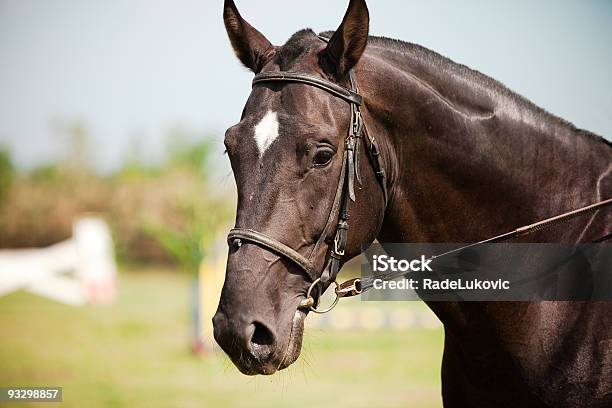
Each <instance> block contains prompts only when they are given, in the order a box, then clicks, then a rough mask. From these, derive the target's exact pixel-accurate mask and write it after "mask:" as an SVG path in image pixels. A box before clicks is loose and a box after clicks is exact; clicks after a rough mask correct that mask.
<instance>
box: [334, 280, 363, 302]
mask: <svg viewBox="0 0 612 408" xmlns="http://www.w3.org/2000/svg"><path fill="white" fill-rule="evenodd" d="M362 291H363V289H362V288H361V279H359V278H353V279H349V280H347V281H346V282H343V283H341V284H340V285H339V286H338V289H336V293H337V294H338V297H341V298H342V297H351V296H357V295H359V294H360V293H361V292H362Z"/></svg>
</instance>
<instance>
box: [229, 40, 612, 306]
mask: <svg viewBox="0 0 612 408" xmlns="http://www.w3.org/2000/svg"><path fill="white" fill-rule="evenodd" d="M320 38H321V39H322V40H323V41H328V39H327V38H324V37H320ZM348 76H349V82H350V86H351V88H350V89H348V88H345V87H344V86H342V85H339V84H337V83H334V82H331V81H328V80H326V79H323V78H319V77H315V76H313V75H309V74H304V73H299V72H287V71H286V72H265V73H260V74H258V75H256V76H255V78H254V79H253V83H252V84H253V86H257V85H262V84H270V83H285V84H286V83H301V84H305V85H310V86H314V87H317V88H319V89H322V90H324V91H326V92H328V93H330V94H332V95H333V96H335V97H337V98H340V99H342V100H344V101H346V102H347V103H348V104H349V106H350V114H351V118H350V125H349V129H348V132H347V136H346V138H345V139H344V153H343V158H342V169H341V170H340V177H339V180H338V187H337V189H336V193H335V196H334V201H333V204H332V206H331V209H330V211H329V215H328V217H327V222H326V224H325V227H324V229H323V231H322V233H321V235H320V236H319V239H318V240H317V242H316V243H315V246H314V247H313V249H312V250H311V251H310V253H309V255H308V256H304V255H302V254H300V253H299V252H297V251H296V250H294V249H293V248H291V247H289V246H288V245H286V244H283V243H282V242H280V241H279V240H277V239H275V238H273V237H270V236H268V235H266V234H263V233H261V232H258V231H255V230H252V229H246V228H233V229H232V230H230V232H229V234H228V237H227V241H228V245H230V247H233V248H235V249H238V248H240V246H241V245H242V244H243V242H248V243H253V244H256V245H258V246H260V247H262V248H265V249H267V250H268V251H270V252H273V253H275V254H277V255H280V256H282V257H285V258H287V259H288V260H290V261H292V262H293V263H294V264H295V265H296V266H298V267H299V268H300V269H301V270H302V271H303V272H304V273H305V274H306V275H307V276H308V278H309V280H310V282H311V285H310V287H309V289H308V292H307V294H306V298H305V299H304V300H302V301H301V302H300V305H299V306H298V309H306V310H310V311H312V312H315V313H327V312H329V311H331V310H332V309H333V308H334V307H335V306H336V304H337V303H338V301H339V300H340V298H343V297H351V296H355V295H358V294H360V293H363V292H364V291H367V290H369V289H371V288H372V286H373V280H374V278H368V279H363V280H362V279H360V278H353V279H349V280H347V281H346V282H343V283H342V284H338V283H337V282H336V277H337V275H338V272H339V271H340V267H341V263H342V259H343V257H344V254H345V249H346V245H347V241H348V230H349V224H348V220H349V203H350V202H351V201H353V202H355V178H356V179H357V182H358V183H359V184H360V185H361V173H360V160H359V158H360V145H361V140H362V139H363V138H364V137H363V136H364V135H365V139H366V140H365V141H364V146H365V148H366V152H367V154H368V157H369V159H370V160H369V161H370V164H371V165H372V168H373V170H374V173H375V175H376V178H377V180H378V182H379V184H380V186H381V188H382V193H383V196H384V200H385V205H386V204H387V200H388V192H387V179H386V175H385V172H384V170H383V168H382V164H381V160H380V150H379V147H378V144H377V142H376V140H375V139H374V138H373V137H370V136H369V135H368V133H367V129H366V128H365V123H364V122H363V117H362V115H361V110H360V108H361V104H362V101H363V98H362V96H361V95H360V94H359V91H358V88H357V83H356V80H355V73H354V71H353V70H352V69H351V70H350V71H349V75H348ZM606 206H612V198H610V199H607V200H604V201H600V202H598V203H595V204H592V205H589V206H586V207H583V208H579V209H577V210H573V211H570V212H567V213H564V214H561V215H558V216H555V217H551V218H548V219H545V220H542V221H539V222H536V223H534V224H530V225H526V226H524V227H520V228H517V229H515V230H513V231H510V232H507V233H505V234H502V235H498V236H495V237H493V238H489V239H486V240H483V241H479V242H476V243H472V244H468V245H465V246H463V247H460V248H457V249H454V250H452V251H448V252H445V253H442V254H438V255H435V256H433V257H431V258H430V259H436V258H439V257H442V256H446V255H449V254H450V253H455V252H459V251H462V250H465V249H467V248H472V247H474V246H477V245H483V244H486V243H493V242H502V241H506V240H508V239H511V238H514V237H519V236H525V235H529V234H531V233H534V232H536V231H539V230H542V229H545V228H549V227H551V226H553V225H556V224H559V223H562V222H566V221H568V220H570V219H572V218H574V217H577V216H579V215H583V214H585V213H589V212H594V211H597V210H599V209H601V208H603V207H606ZM336 219H337V220H338V222H337V224H336V229H335V233H334V240H333V243H332V244H331V245H330V247H331V248H330V250H329V252H328V254H327V256H326V261H325V266H324V268H323V270H322V271H318V270H317V269H316V267H315V265H314V263H313V261H312V257H313V256H314V255H315V254H316V252H317V250H318V249H319V247H320V246H321V245H322V244H324V242H325V239H326V237H327V236H328V235H329V233H330V230H331V228H332V226H333V224H334V221H335V220H336ZM604 238H605V239H604V240H606V239H610V235H608V236H606V237H604ZM405 273H406V272H401V273H400V274H398V275H397V276H391V275H387V276H385V278H384V280H391V279H395V278H397V277H400V276H402V275H404V274H405ZM330 281H331V282H332V283H334V284H335V286H336V288H335V293H336V298H335V300H334V302H333V303H332V304H331V305H330V306H329V307H327V308H325V309H324V310H319V309H317V307H318V304H319V300H320V297H321V296H320V295H321V294H322V291H323V289H324V288H325V284H327V283H328V282H330ZM319 285H320V286H319ZM315 288H316V289H317V292H321V293H318V295H317V296H316V300H315V297H313V294H312V292H313V290H314V289H315Z"/></svg>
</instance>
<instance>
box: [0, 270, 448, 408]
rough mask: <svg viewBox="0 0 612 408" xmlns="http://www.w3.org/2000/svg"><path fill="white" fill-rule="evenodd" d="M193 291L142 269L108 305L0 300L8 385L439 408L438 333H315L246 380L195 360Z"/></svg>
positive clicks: (193, 401) (88, 392) (150, 401)
mask: <svg viewBox="0 0 612 408" xmlns="http://www.w3.org/2000/svg"><path fill="white" fill-rule="evenodd" d="M188 296H189V282H188V279H187V278H186V277H185V276H184V275H180V274H177V273H162V272H156V271H140V270H139V271H129V273H123V274H122V275H121V278H120V293H119V298H118V301H117V302H116V303H115V304H114V305H113V306H110V307H104V306H88V307H84V308H72V307H69V306H64V305H61V304H58V303H55V302H52V301H49V300H46V299H43V298H38V297H35V296H33V295H30V294H28V293H24V292H18V293H14V294H11V295H9V296H6V297H2V298H0V327H1V332H0V386H18V385H21V386H25V385H31V386H33V385H37V386H38V385H49V386H51V385H53V386H62V387H63V398H64V402H63V403H61V404H60V403H57V404H52V403H45V404H39V406H43V407H53V406H61V407H232V406H248V407H277V406H278V407H298V406H309V407H318V406H323V405H324V406H333V407H341V406H347V407H371V406H375V407H395V406H410V407H438V406H440V405H441V399H440V380H439V376H440V375H439V372H440V360H441V355H442V338H443V334H442V331H441V329H431V330H416V331H403V332H394V331H379V332H356V331H353V332H350V331H349V332H340V331H328V330H325V331H321V330H310V331H307V332H306V335H305V340H304V348H303V351H302V357H300V359H299V360H298V362H296V363H295V364H294V365H293V366H291V367H290V368H288V369H287V370H284V371H282V372H280V373H278V374H276V375H274V376H272V377H246V376H243V375H241V374H239V373H238V371H237V370H236V369H235V368H234V367H233V365H232V364H231V363H230V362H229V360H228V359H226V358H225V356H223V355H222V354H221V353H216V354H213V355H209V356H205V357H196V356H194V355H193V354H191V353H190V351H189V330H190V326H189V314H188V303H189V297H188ZM309 318H316V316H310V317H309ZM0 406H8V404H0ZM17 406H19V407H25V406H28V405H27V404H23V403H20V404H18V405H17ZM29 406H33V405H29Z"/></svg>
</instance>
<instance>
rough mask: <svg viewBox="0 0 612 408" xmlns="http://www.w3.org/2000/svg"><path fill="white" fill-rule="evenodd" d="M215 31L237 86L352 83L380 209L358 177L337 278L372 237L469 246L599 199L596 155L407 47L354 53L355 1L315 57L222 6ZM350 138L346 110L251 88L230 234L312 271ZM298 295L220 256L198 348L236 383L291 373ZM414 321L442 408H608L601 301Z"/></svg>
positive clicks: (604, 155)
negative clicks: (374, 147)
mask: <svg viewBox="0 0 612 408" xmlns="http://www.w3.org/2000/svg"><path fill="white" fill-rule="evenodd" d="M223 17H224V21H225V27H226V29H227V32H228V35H229V38H230V41H231V44H232V46H233V48H234V51H235V53H236V55H237V57H238V58H239V59H240V61H242V63H243V64H244V65H245V66H247V67H248V68H250V69H251V70H252V71H253V72H255V73H271V72H276V73H278V72H284V71H291V72H300V73H305V74H310V75H311V76H314V77H317V78H321V79H325V80H328V81H332V82H335V83H337V84H340V85H343V86H344V87H347V88H350V86H351V84H350V78H349V73H350V72H351V70H354V73H355V80H356V83H357V85H358V87H359V91H360V94H361V95H362V96H363V104H362V106H361V114H362V116H363V118H364V122H365V123H366V124H367V132H368V135H370V136H371V137H374V138H375V139H376V140H377V141H378V145H379V150H380V160H381V164H382V167H383V170H384V173H385V174H386V179H385V181H384V183H385V187H386V189H387V191H388V199H387V200H385V194H384V189H381V188H380V183H379V182H380V180H379V178H377V177H376V175H375V172H374V171H372V170H371V167H370V166H367V165H363V166H362V174H361V184H358V183H356V185H355V195H356V200H355V201H354V202H351V203H350V211H351V219H350V225H351V230H350V231H351V232H350V234H349V239H348V243H347V244H346V249H345V250H344V254H343V256H342V258H341V262H345V261H347V260H348V259H350V258H352V257H354V256H356V255H358V254H359V253H360V250H361V248H362V247H363V246H365V245H368V244H369V243H371V242H372V241H373V240H374V239H378V240H379V241H381V242H383V243H384V242H475V241H478V240H481V239H484V238H488V237H490V236H494V235H496V234H498V233H501V232H505V231H507V230H511V229H512V228H514V227H516V226H518V225H523V224H527V223H530V222H533V221H536V220H539V219H543V218H546V217H548V216H552V215H556V214H560V213H563V212H565V211H568V210H571V209H574V208H578V207H581V206H585V205H588V204H591V203H593V202H596V201H598V200H601V199H605V198H608V197H610V196H612V146H611V145H610V143H609V142H608V141H606V140H604V139H603V138H601V137H598V136H596V135H594V134H592V133H590V132H587V131H584V130H581V129H577V128H575V127H574V126H573V125H572V124H571V123H568V122H566V121H564V120H562V119H560V118H558V117H555V116H553V115H551V114H550V113H548V112H546V111H544V110H543V109H540V108H538V107H537V106H535V105H534V104H533V103H531V102H529V101H528V100H527V99H525V98H523V97H521V96H519V95H517V94H515V93H513V92H512V91H510V90H508V89H507V88H505V87H504V86H503V85H502V84H500V83H498V82H496V81H495V80H493V79H491V78H488V77H486V76H485V75H483V74H481V73H479V72H476V71H474V70H471V69H469V68H467V67H465V66H462V65H459V64H456V63H454V62H452V61H450V60H448V59H446V58H444V57H442V56H440V55H438V54H436V53H434V52H432V51H429V50H427V49H425V48H423V47H420V46H418V45H414V44H409V43H404V42H401V41H396V40H390V39H386V38H379V37H370V36H369V35H368V23H369V14H368V10H367V7H366V4H365V2H364V1H363V0H351V1H350V4H349V7H348V10H347V12H346V15H345V16H344V19H343V21H342V24H341V25H340V26H339V28H338V29H337V30H336V31H335V32H333V33H323V34H322V36H323V37H326V38H327V39H329V41H327V40H322V39H321V37H319V36H317V35H316V34H315V33H314V32H312V31H311V30H302V31H299V32H297V33H296V34H294V35H293V36H292V37H291V38H290V39H289V41H287V43H286V44H285V45H283V46H274V45H272V44H271V43H270V42H269V41H268V40H267V39H266V38H265V37H264V36H263V35H262V34H261V33H260V32H258V31H257V30H256V29H254V28H253V27H252V26H251V25H250V24H249V23H247V22H246V21H245V20H244V19H243V18H242V17H241V16H240V14H239V13H238V10H237V8H236V6H235V5H234V2H233V1H231V0H226V1H225V6H224V12H223ZM351 122H352V121H351V108H350V105H349V104H347V103H346V101H343V100H342V99H340V98H337V97H336V96H334V95H333V94H331V93H330V92H326V91H325V90H323V89H320V88H317V87H316V86H311V85H309V84H304V83H299V82H296V83H294V82H290V83H288V82H281V83H265V84H259V85H257V86H255V87H254V88H253V90H252V92H251V95H250V97H249V99H248V101H247V103H246V107H245V108H244V111H243V114H242V117H241V120H240V122H239V123H238V124H237V125H235V126H233V127H231V128H230V129H228V131H227V133H226V136H225V145H226V147H227V152H228V154H229V157H230V160H231V164H232V169H233V171H234V175H235V179H236V184H237V187H238V209H237V217H236V225H237V226H238V227H240V228H245V229H253V230H256V231H260V232H262V233H265V234H266V235H267V236H270V237H274V239H275V240H277V241H278V242H281V243H282V244H284V245H286V246H287V247H290V248H292V249H294V250H295V251H297V252H298V253H299V254H301V255H303V256H306V255H308V256H309V259H311V260H313V266H314V269H315V270H318V271H323V268H324V265H325V264H326V262H327V258H328V254H329V248H330V246H332V245H333V240H334V235H333V231H330V230H329V229H328V228H325V226H326V225H327V223H328V215H329V211H330V208H331V207H332V205H333V201H334V197H335V190H336V187H337V181H338V179H339V177H340V173H341V171H342V168H343V157H344V156H343V154H344V149H345V145H344V143H343V141H344V139H345V137H346V132H347V128H348V127H349V124H350V123H351ZM360 154H361V155H362V156H363V160H362V162H364V163H365V162H368V158H367V157H366V155H367V152H366V151H365V150H361V153H360ZM611 225H612V214H610V212H609V211H608V212H604V211H600V212H599V213H596V214H595V215H592V216H589V217H584V218H581V219H580V220H578V221H576V222H573V223H572V224H569V225H568V226H566V227H564V228H563V229H554V230H550V231H548V232H541V233H539V235H536V236H535V237H533V239H534V240H536V241H539V242H562V243H575V242H586V241H589V240H591V239H594V238H596V237H599V236H602V235H605V234H606V233H607V232H609V231H607V230H606V229H607V228H609V227H610V226H611ZM320 242H323V243H324V245H318V243H320ZM320 273H322V272H320ZM331 278H332V279H328V280H327V284H329V282H330V281H331V280H333V278H334V277H333V276H332V277H331ZM311 282H312V280H310V279H309V277H307V276H306V275H305V274H304V273H303V271H302V269H300V268H299V267H298V266H297V265H296V264H295V262H292V261H291V260H290V259H288V258H287V257H286V256H282V255H281V254H278V253H275V252H274V251H270V250H269V248H267V247H266V246H265V245H264V246H262V245H257V243H255V242H243V244H242V245H241V246H240V245H232V246H231V248H230V253H229V259H228V263H227V274H226V279H225V284H224V286H223V292H222V296H221V301H220V303H219V309H218V311H217V314H216V315H215V317H214V319H213V321H214V328H215V332H214V333H215V338H216V340H217V342H218V343H219V344H220V345H221V347H222V348H223V349H224V350H225V352H226V353H227V354H228V355H229V356H230V358H231V359H232V361H233V362H234V363H235V364H236V366H237V367H238V368H239V369H240V370H241V371H242V372H244V373H245V374H272V373H274V372H275V371H277V370H278V369H282V368H285V367H287V366H288V365H290V364H291V363H293V362H294V361H295V360H296V359H297V358H298V356H299V353H300V348H301V341H302V334H303V323H304V319H305V317H306V314H305V313H304V312H303V311H302V310H301V309H298V307H299V305H300V303H301V302H303V301H304V298H305V295H306V292H307V290H308V288H309V286H310V285H311ZM428 305H429V307H430V308H431V309H432V310H433V311H434V312H435V313H436V315H437V316H438V317H439V318H440V320H441V321H442V322H443V323H444V328H445V347H444V357H443V363H442V394H443V399H444V404H445V406H449V407H468V406H470V407H497V406H512V407H516V406H553V407H578V406H580V407H587V406H589V407H591V406H608V407H609V406H612V303H609V302H503V303H502V302H480V303H478V302H473V303H469V302H429V303H428Z"/></svg>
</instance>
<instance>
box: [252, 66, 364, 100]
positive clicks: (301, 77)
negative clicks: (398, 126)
mask: <svg viewBox="0 0 612 408" xmlns="http://www.w3.org/2000/svg"><path fill="white" fill-rule="evenodd" d="M269 82H299V83H303V84H307V85H312V86H316V87H317V88H321V89H323V90H325V91H327V92H329V93H331V94H332V95H334V96H337V97H338V98H341V99H344V100H345V101H347V102H348V103H354V104H356V105H361V95H359V94H358V93H357V92H353V91H351V90H350V89H347V88H345V87H343V86H341V85H338V84H336V83H334V82H331V81H328V80H326V79H323V78H319V77H316V76H314V75H309V74H301V73H298V72H290V71H283V72H262V73H261V74H257V75H255V78H254V79H253V85H257V84H262V83H269Z"/></svg>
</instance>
